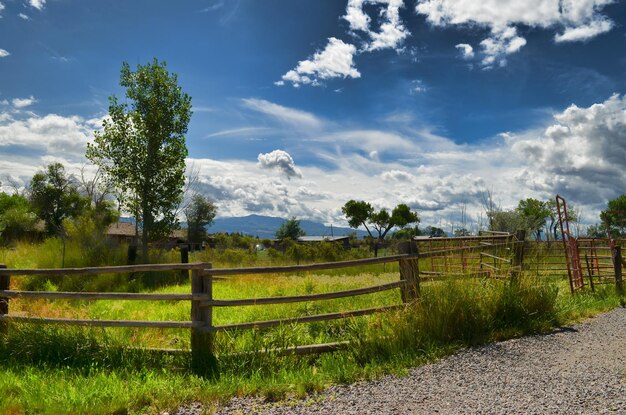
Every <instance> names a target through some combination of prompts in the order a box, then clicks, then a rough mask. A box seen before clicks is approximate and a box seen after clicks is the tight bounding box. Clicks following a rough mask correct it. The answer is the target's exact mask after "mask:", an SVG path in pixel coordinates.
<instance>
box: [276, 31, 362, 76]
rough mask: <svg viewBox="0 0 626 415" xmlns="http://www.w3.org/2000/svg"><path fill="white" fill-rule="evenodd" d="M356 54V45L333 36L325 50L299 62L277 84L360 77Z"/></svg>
mask: <svg viewBox="0 0 626 415" xmlns="http://www.w3.org/2000/svg"><path fill="white" fill-rule="evenodd" d="M355 54H356V46H354V45H352V44H350V43H345V42H344V41H342V40H341V39H337V38H334V37H331V38H329V39H328V44H327V45H326V47H325V48H324V50H322V51H318V52H316V53H315V54H314V55H313V56H312V57H311V58H309V59H306V60H303V61H300V62H298V66H296V68H295V69H292V70H290V71H289V72H287V73H286V74H284V75H283V76H282V79H281V80H280V81H278V82H276V84H277V85H284V83H285V82H291V83H292V84H293V86H296V87H297V86H300V85H301V84H304V85H309V84H310V85H321V83H322V81H324V80H327V79H331V78H359V77H360V76H361V74H360V73H359V71H358V70H357V69H356V68H355V66H354V55H355Z"/></svg>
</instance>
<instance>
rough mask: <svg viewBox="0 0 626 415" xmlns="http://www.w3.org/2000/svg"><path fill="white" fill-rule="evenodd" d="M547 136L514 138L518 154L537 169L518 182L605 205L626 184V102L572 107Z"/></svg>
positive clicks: (525, 172) (523, 173) (618, 100)
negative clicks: (625, 182)
mask: <svg viewBox="0 0 626 415" xmlns="http://www.w3.org/2000/svg"><path fill="white" fill-rule="evenodd" d="M554 121H555V123H554V124H552V125H550V126H548V127H547V128H545V130H544V131H543V132H542V133H541V134H537V135H530V136H529V135H525V136H521V137H514V138H513V140H512V142H513V145H512V149H513V150H514V151H515V152H516V153H519V154H520V155H521V156H522V157H524V158H525V159H527V160H528V162H529V164H532V166H533V167H532V168H525V169H523V170H522V171H521V172H520V173H519V175H518V179H519V180H520V181H526V182H528V183H531V184H532V185H533V186H535V187H536V188H538V189H542V188H547V189H553V190H554V191H556V192H561V193H563V194H565V195H570V196H571V197H574V198H576V200H579V201H581V202H582V203H591V204H593V203H596V204H603V203H605V201H606V200H607V199H608V198H613V197H616V196H618V193H623V183H624V181H625V180H626V99H625V98H624V97H623V96H622V97H620V96H619V95H613V96H612V97H610V98H609V99H607V100H606V101H604V102H601V103H598V104H594V105H591V106H590V107H588V108H579V107H578V106H576V105H572V106H570V107H568V108H567V109H566V110H564V111H563V112H561V113H559V114H556V115H555V116H554Z"/></svg>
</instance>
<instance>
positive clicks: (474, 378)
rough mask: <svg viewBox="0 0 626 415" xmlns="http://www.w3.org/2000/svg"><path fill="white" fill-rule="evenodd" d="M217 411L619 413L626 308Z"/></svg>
mask: <svg viewBox="0 0 626 415" xmlns="http://www.w3.org/2000/svg"><path fill="white" fill-rule="evenodd" d="M200 410H201V408H200V407H194V408H181V409H180V410H179V411H178V412H177V414H179V415H191V414H198V413H199V412H200ZM217 414H220V415H226V414H272V415H273V414H355V415H356V414H359V415H361V414H372V415H386V414H564V415H565V414H568V415H569V414H621V415H626V309H623V308H618V309H615V310H613V311H611V312H608V313H606V314H603V315H600V316H598V317H596V318H594V319H592V320H589V321H587V322H584V323H581V324H577V325H574V326H572V327H564V328H562V329H560V330H557V331H554V332H553V333H550V334H546V335H538V336H529V337H524V338H520V339H514V340H508V341H505V342H501V343H494V344H490V345H487V346H482V347H476V348H472V349H468V350H464V351H461V352H459V353H457V354H455V355H453V356H450V357H448V358H446V359H443V360H441V361H439V362H437V363H433V364H429V365H425V366H421V367H417V368H414V369H412V370H411V371H410V373H409V375H408V376H406V377H402V378H397V377H393V376H388V377H385V378H382V379H380V380H377V381H373V382H362V383H358V384H354V385H347V386H336V387H332V388H330V389H328V390H326V391H325V392H324V393H322V394H321V395H319V396H315V397H311V398H309V399H305V400H296V401H291V402H283V403H279V404H276V403H265V402H264V401H263V400H262V399H261V398H242V399H233V400H231V401H230V402H229V403H228V405H227V406H224V407H222V408H220V409H219V410H218V412H217Z"/></svg>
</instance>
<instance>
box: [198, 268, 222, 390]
mask: <svg viewBox="0 0 626 415" xmlns="http://www.w3.org/2000/svg"><path fill="white" fill-rule="evenodd" d="M206 268H207V269H210V268H211V264H207V266H206ZM191 293H192V294H203V295H204V296H206V297H208V299H209V301H211V300H213V277H212V276H211V274H209V273H208V272H207V271H206V270H205V269H194V270H193V271H192V273H191ZM203 301H205V300H196V299H194V300H192V301H191V321H192V323H193V327H192V328H191V367H192V370H193V372H194V373H195V374H196V375H198V376H202V377H212V378H217V377H218V376H219V373H218V368H217V359H216V358H215V354H214V351H213V339H214V336H215V334H214V332H213V331H212V328H213V307H212V306H207V307H202V305H201V303H202V302H203Z"/></svg>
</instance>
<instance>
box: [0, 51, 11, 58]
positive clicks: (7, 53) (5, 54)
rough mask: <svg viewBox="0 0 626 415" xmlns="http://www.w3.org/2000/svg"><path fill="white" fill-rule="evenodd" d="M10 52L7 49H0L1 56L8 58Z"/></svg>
mask: <svg viewBox="0 0 626 415" xmlns="http://www.w3.org/2000/svg"><path fill="white" fill-rule="evenodd" d="M9 55H10V53H9V52H8V51H7V50H5V49H0V58H6V57H7V56H9Z"/></svg>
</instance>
